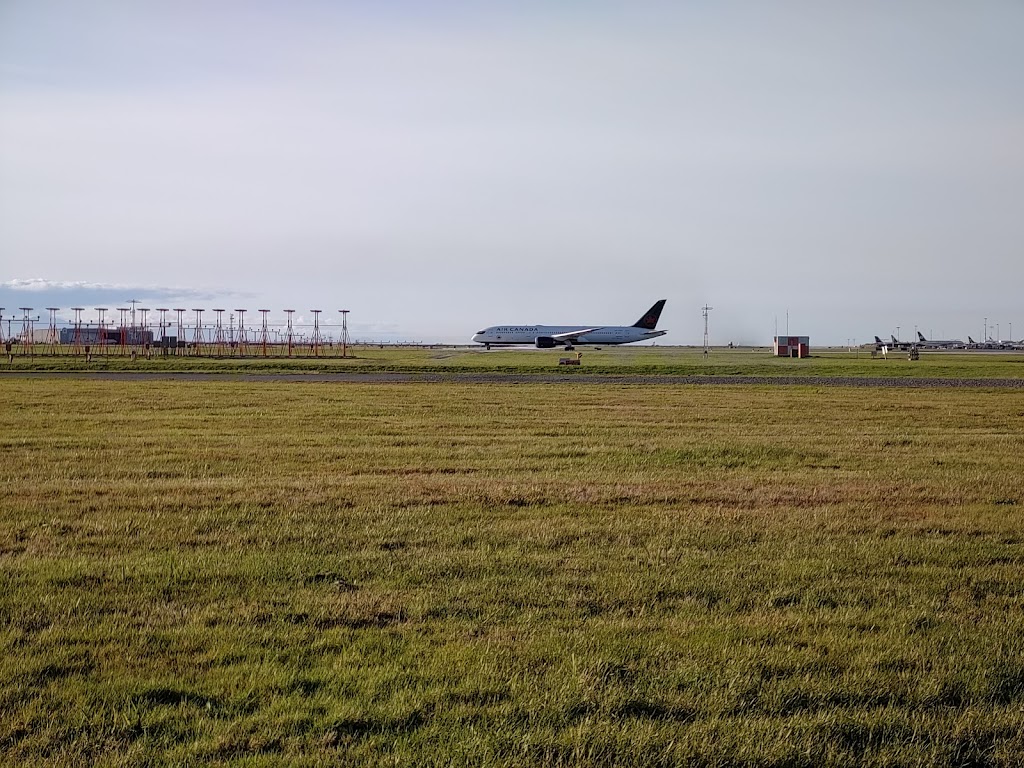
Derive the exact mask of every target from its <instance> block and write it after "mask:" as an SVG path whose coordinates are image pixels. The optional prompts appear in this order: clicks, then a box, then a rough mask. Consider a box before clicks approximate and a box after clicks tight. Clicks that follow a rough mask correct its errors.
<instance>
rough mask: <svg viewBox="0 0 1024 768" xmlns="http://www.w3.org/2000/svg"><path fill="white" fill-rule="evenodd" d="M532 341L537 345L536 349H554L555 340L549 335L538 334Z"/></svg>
mask: <svg viewBox="0 0 1024 768" xmlns="http://www.w3.org/2000/svg"><path fill="white" fill-rule="evenodd" d="M534 343H535V344H536V345H537V349H554V348H555V347H556V346H557V342H556V341H555V340H554V339H552V338H551V337H550V336H538V337H537V338H536V339H535V340H534Z"/></svg>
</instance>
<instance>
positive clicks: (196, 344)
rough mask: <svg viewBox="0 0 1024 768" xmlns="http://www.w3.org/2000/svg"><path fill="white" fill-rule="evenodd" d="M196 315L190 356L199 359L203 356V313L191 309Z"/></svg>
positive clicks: (200, 310) (199, 310)
mask: <svg viewBox="0 0 1024 768" xmlns="http://www.w3.org/2000/svg"><path fill="white" fill-rule="evenodd" d="M192 311H193V312H195V313H196V330H195V334H194V335H193V337H192V354H193V355H195V356H196V357H199V356H201V355H202V354H203V312H204V311H205V310H202V309H193V310H192Z"/></svg>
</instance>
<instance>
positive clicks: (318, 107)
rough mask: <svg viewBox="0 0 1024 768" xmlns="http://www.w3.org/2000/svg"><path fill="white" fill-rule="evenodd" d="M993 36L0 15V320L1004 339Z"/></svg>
mask: <svg viewBox="0 0 1024 768" xmlns="http://www.w3.org/2000/svg"><path fill="white" fill-rule="evenodd" d="M1021 40H1024V4H1022V3H1020V2H1018V1H1017V0H1005V1H1002V2H1001V1H1000V0H981V1H980V2H975V3H964V2H962V1H961V0H956V1H953V2H951V1H947V0H928V1H927V2H914V1H912V0H906V1H903V2H891V1H890V0H885V1H881V0H865V1H864V2H857V3H847V2H831V1H829V0H825V1H824V2H823V1H822V0H808V1H807V2H795V1H794V2H786V0H782V1H781V2H777V3H762V2H727V1H726V2H714V3H712V2H706V1H702V0H691V1H689V2H642V1H641V2H600V1H599V0H598V1H596V2H586V3H584V2H578V1H574V2H569V1H563V2H530V0H527V1H526V2H508V3H498V2H491V3H488V2H422V3H420V2H416V3H414V2H408V1H406V2H389V1H388V0H383V1H382V2H333V1H332V2H327V0H323V1H319V2H318V1H315V0H292V1H291V2H285V0H280V1H278V2H274V1H271V0H246V1H242V0H238V1H237V2H233V1H232V0H218V1H215V2H208V1H203V2H199V1H198V0H168V1H167V2H158V1H155V0H154V1H151V2H150V1H147V0H123V1H121V2H114V1H112V0H90V2H87V3H84V2H80V0H68V1H66V2H64V1H59V0H0V306H4V307H7V308H8V309H6V310H4V315H5V316H7V317H9V316H10V312H11V308H12V307H14V308H16V307H19V306H32V307H45V306H58V307H62V308H66V307H71V306H85V307H87V308H89V307H94V306H123V305H124V304H123V303H124V302H127V301H128V300H129V299H138V300H139V301H141V302H143V303H148V304H149V305H150V306H153V307H156V306H172V307H173V306H188V307H189V308H192V307H206V308H213V307H218V306H219V307H229V308H231V309H234V308H238V307H243V308H248V309H249V310H250V312H252V310H254V309H256V308H258V307H259V308H272V309H274V311H275V315H276V316H278V317H283V315H282V314H279V310H283V309H285V308H294V309H296V310H297V312H296V315H297V316H298V317H300V318H304V319H307V320H308V318H309V314H308V310H309V309H316V308H320V309H324V310H325V313H324V314H325V316H328V315H330V316H332V318H333V317H336V316H337V309H341V308H346V309H349V310H350V315H349V317H350V326H351V328H352V329H353V335H354V336H356V337H357V338H380V339H392V340H393V339H403V340H420V341H453V342H466V341H468V338H469V336H470V335H472V334H473V333H474V332H475V331H476V330H478V329H479V328H482V327H484V326H486V325H495V324H499V323H516V324H525V323H547V324H581V325H606V324H625V325H628V324H631V323H633V322H635V321H636V320H637V319H638V318H639V317H640V316H641V314H642V313H643V312H644V310H646V309H647V307H649V306H650V305H651V304H652V303H653V302H654V301H655V300H656V299H660V298H665V299H667V300H668V303H667V306H666V309H665V312H664V314H663V316H662V322H661V325H660V326H659V327H662V328H666V329H667V330H668V331H669V334H668V335H667V336H666V337H664V338H663V339H661V340H660V341H661V342H662V343H670V344H699V343H700V342H701V340H702V337H703V330H704V328H703V318H702V314H701V307H702V306H704V305H708V306H711V307H713V309H712V310H711V312H710V337H711V341H712V343H717V344H724V343H727V342H730V341H732V342H735V343H745V344H767V343H769V342H770V339H771V337H772V335H773V334H774V333H775V330H776V328H777V329H778V331H779V332H780V333H783V332H785V331H786V318H787V316H788V318H789V320H788V322H789V330H790V332H792V333H793V334H797V333H799V334H801V335H810V336H811V342H812V344H844V343H847V341H848V340H850V339H856V340H857V341H858V342H864V341H869V340H871V339H872V337H873V335H874V334H879V335H882V336H886V335H888V334H890V333H896V331H897V327H899V328H900V336H901V337H909V336H910V335H912V329H913V328H915V327H916V328H919V329H920V330H922V331H923V332H924V333H925V335H930V336H936V337H942V338H966V337H967V335H968V334H970V335H972V336H974V338H976V339H977V338H978V336H979V335H980V334H981V333H982V332H983V325H984V324H985V319H984V318H986V317H987V318H988V323H989V324H990V325H992V326H995V325H996V323H999V324H1000V334H999V335H1001V336H1003V337H1004V338H1005V337H1007V336H1008V334H1009V324H1010V323H1016V325H1015V329H1014V331H1013V333H1014V335H1015V337H1016V338H1020V337H1022V336H1024V311H1022V309H1024V303H1022V300H1021V296H1022V294H1024V291H1022V287H1024V248H1022V245H1024V140H1022V137H1024V46H1022V45H1021V44H1020V41H1021ZM90 314H91V310H87V312H86V315H90ZM253 315H255V313H253ZM62 316H66V317H70V316H71V313H70V312H65V313H62ZM332 322H337V321H336V320H333V319H332ZM990 335H991V336H993V337H994V336H996V332H995V329H994V328H993V329H992V330H991V331H990Z"/></svg>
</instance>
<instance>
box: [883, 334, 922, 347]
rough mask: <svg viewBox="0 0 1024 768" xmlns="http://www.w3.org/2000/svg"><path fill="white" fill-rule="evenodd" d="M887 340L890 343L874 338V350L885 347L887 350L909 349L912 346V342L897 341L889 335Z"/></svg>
mask: <svg viewBox="0 0 1024 768" xmlns="http://www.w3.org/2000/svg"><path fill="white" fill-rule="evenodd" d="M889 338H890V339H891V341H882V340H881V339H880V338H878V337H877V336H875V348H876V349H881V348H882V347H886V348H888V349H910V348H911V347H912V346H914V345H913V343H912V342H909V341H898V340H897V339H896V337H895V336H892V335H890V336H889Z"/></svg>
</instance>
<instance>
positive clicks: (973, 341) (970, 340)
mask: <svg viewBox="0 0 1024 768" xmlns="http://www.w3.org/2000/svg"><path fill="white" fill-rule="evenodd" d="M967 343H968V344H977V343H978V342H976V341H975V340H974V339H972V338H971V337H970V336H968V337H967Z"/></svg>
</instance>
